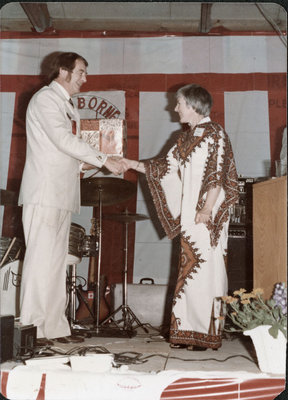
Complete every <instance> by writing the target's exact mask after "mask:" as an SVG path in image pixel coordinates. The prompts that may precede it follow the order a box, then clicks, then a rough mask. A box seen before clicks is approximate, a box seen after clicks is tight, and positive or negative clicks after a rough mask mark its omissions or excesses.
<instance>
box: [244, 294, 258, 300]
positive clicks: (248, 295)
mask: <svg viewBox="0 0 288 400" xmlns="http://www.w3.org/2000/svg"><path fill="white" fill-rule="evenodd" d="M255 297H256V295H255V294H254V293H244V294H243V296H242V297H241V299H242V300H246V299H251V298H255Z"/></svg>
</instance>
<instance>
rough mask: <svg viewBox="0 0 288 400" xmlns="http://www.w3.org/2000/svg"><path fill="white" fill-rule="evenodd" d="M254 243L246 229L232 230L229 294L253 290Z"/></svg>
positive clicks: (229, 243) (229, 244) (229, 251)
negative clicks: (240, 290) (235, 291)
mask: <svg viewBox="0 0 288 400" xmlns="http://www.w3.org/2000/svg"><path fill="white" fill-rule="evenodd" d="M252 250H253V243H252V236H251V235H249V234H247V232H246V230H245V229H233V230H232V229H230V230H229V236H228V263H227V274H228V293H229V295H232V294H233V291H234V290H238V289H240V288H244V289H246V290H247V291H250V290H252V289H253V251H252Z"/></svg>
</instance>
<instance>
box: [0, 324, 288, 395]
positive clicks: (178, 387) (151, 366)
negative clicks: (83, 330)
mask: <svg viewBox="0 0 288 400" xmlns="http://www.w3.org/2000/svg"><path fill="white" fill-rule="evenodd" d="M136 332H137V334H136V335H135V336H132V337H95V336H92V337H90V338H86V339H85V341H84V342H83V343H80V344H77V345H75V344H71V343H69V344H62V343H58V342H54V346H50V347H46V348H43V349H42V350H41V352H40V353H38V354H37V356H36V357H33V358H31V359H30V360H26V365H25V364H24V363H23V362H20V361H18V362H15V361H7V362H5V363H3V364H2V365H1V394H2V395H4V396H5V397H6V398H8V399H9V400H14V399H15V400H16V399H17V400H34V399H35V400H66V399H67V400H78V399H79V400H80V399H81V400H83V399H85V400H90V399H91V400H92V399H93V400H95V399H97V400H114V399H115V400H120V399H123V400H129V399H133V400H142V399H143V400H154V399H155V400H156V399H157V400H158V399H161V400H176V399H177V400H181V399H183V400H184V399H185V400H187V399H191V400H192V399H194V400H236V399H237V400H254V399H255V400H256V399H257V400H258V399H259V400H274V399H275V397H277V395H279V394H280V393H281V392H282V391H283V390H284V388H285V376H284V375H273V374H264V373H262V372H261V371H260V370H259V368H258V366H257V359H256V355H255V352H254V349H253V345H252V342H251V340H250V338H249V337H244V336H231V335H226V337H225V339H224V340H223V345H222V347H221V348H220V349H219V350H217V351H214V350H212V349H208V350H206V351H188V350H186V349H171V348H170V347H169V343H167V342H166V341H165V339H164V338H163V337H162V336H161V335H160V334H159V332H158V331H156V330H154V329H151V328H149V333H145V332H144V330H143V329H142V328H141V327H140V328H137V331H136ZM99 353H101V354H103V353H104V354H106V353H110V354H112V355H113V357H114V366H109V367H108V370H106V371H104V370H103V372H99V364H98V367H97V366H96V369H95V365H94V367H93V365H92V366H91V362H90V363H89V362H88V361H91V357H92V358H93V359H94V360H95V358H96V357H97V354H99ZM79 354H83V355H82V356H79ZM73 356H77V357H81V361H83V360H84V359H85V361H87V364H86V367H85V366H84V367H83V365H82V366H81V367H79V365H78V366H77V368H76V367H75V368H74V367H73V363H72V362H71V363H70V360H71V357H73ZM74 360H75V359H74ZM71 365H72V367H71ZM83 368H84V369H83ZM100 368H101V367H100ZM103 368H104V364H103ZM80 369H81V370H80Z"/></svg>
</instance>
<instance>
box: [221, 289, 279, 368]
mask: <svg viewBox="0 0 288 400" xmlns="http://www.w3.org/2000/svg"><path fill="white" fill-rule="evenodd" d="M262 295H263V289H260V288H257V289H253V290H252V291H251V292H250V293H247V291H246V290H245V289H240V290H236V291H235V292H234V293H233V296H223V297H222V300H223V303H224V314H226V316H227V317H229V318H230V320H231V321H232V323H233V325H232V326H231V327H230V328H229V329H226V330H229V331H230V332H243V334H244V335H246V336H250V337H251V339H252V341H253V344H254V347H255V350H256V354H257V359H258V364H259V368H260V369H261V371H263V372H272V373H281V374H282V373H284V372H285V363H286V341H287V286H286V285H285V283H277V284H276V285H275V288H274V292H273V296H272V298H271V299H270V300H267V301H264V299H263V298H262Z"/></svg>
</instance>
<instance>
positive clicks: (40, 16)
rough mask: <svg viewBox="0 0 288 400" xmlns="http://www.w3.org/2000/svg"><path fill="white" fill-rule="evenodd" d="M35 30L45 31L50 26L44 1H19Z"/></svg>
mask: <svg viewBox="0 0 288 400" xmlns="http://www.w3.org/2000/svg"><path fill="white" fill-rule="evenodd" d="M20 4H21V6H22V8H23V10H24V11H25V13H26V15H27V17H28V19H29V21H30V22H31V24H32V26H33V28H34V29H35V31H36V32H40V33H41V32H45V31H47V30H48V29H50V28H51V27H52V20H51V17H50V14H49V11H48V7H47V4H46V3H20Z"/></svg>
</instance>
